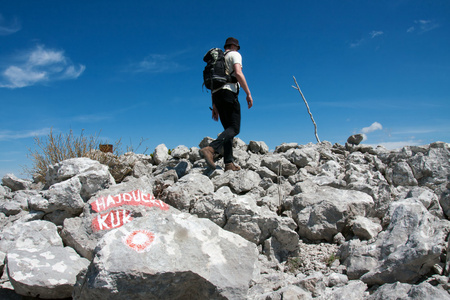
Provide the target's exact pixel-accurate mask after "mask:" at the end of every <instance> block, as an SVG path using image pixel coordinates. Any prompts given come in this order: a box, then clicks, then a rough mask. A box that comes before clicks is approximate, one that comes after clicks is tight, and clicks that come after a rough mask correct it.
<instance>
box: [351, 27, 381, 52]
mask: <svg viewBox="0 0 450 300" xmlns="http://www.w3.org/2000/svg"><path fill="white" fill-rule="evenodd" d="M383 34H384V32H383V31H380V30H372V31H371V32H369V36H370V39H373V38H375V37H377V36H380V35H383ZM366 41H367V37H362V38H360V39H359V40H355V41H353V42H351V43H350V48H356V47H359V46H362V45H363V44H365V43H366Z"/></svg>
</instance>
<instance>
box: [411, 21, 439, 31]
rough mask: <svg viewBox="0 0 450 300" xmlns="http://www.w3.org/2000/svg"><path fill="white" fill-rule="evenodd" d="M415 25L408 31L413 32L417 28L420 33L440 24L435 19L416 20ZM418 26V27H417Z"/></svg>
mask: <svg viewBox="0 0 450 300" xmlns="http://www.w3.org/2000/svg"><path fill="white" fill-rule="evenodd" d="M414 24H415V25H413V26H411V27H409V28H408V29H407V30H406V32H408V33H413V32H415V31H416V30H417V32H418V33H419V34H421V33H425V32H428V31H431V30H433V29H436V28H438V27H439V26H440V25H439V24H438V23H436V22H435V21H433V20H416V21H414ZM416 27H417V28H416Z"/></svg>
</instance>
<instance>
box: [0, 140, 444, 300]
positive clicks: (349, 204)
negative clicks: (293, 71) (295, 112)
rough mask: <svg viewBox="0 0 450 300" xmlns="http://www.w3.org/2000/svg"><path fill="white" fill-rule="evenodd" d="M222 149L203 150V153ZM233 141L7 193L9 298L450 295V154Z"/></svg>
mask: <svg viewBox="0 0 450 300" xmlns="http://www.w3.org/2000/svg"><path fill="white" fill-rule="evenodd" d="M210 140H211V139H210V138H205V139H204V140H203V141H202V142H201V143H200V145H199V147H203V146H205V145H207V144H208V143H209V141H210ZM359 142H360V141H359V140H358V139H357V137H354V138H351V139H349V142H348V143H347V144H346V145H345V146H343V145H339V144H335V145H332V144H331V143H329V142H321V143H318V144H308V145H298V144H295V143H289V144H288V143H286V144H282V145H280V146H278V147H276V149H275V150H274V151H273V152H269V149H268V147H267V145H266V144H265V143H264V142H255V141H251V142H250V143H249V144H246V143H244V142H243V141H242V140H240V139H235V141H234V156H235V158H236V163H237V164H239V165H240V166H241V167H242V170H240V171H236V172H233V171H227V172H225V171H224V166H223V165H221V162H220V161H218V162H217V165H218V168H217V169H215V170H211V169H209V168H208V167H207V165H206V162H205V160H204V159H202V157H201V156H200V152H199V148H197V147H193V148H190V149H189V148H187V147H185V146H178V147H176V148H175V149H172V150H171V151H169V149H167V148H166V146H165V145H159V146H158V147H156V149H155V151H154V153H153V154H152V155H142V154H134V153H126V154H124V155H122V156H120V157H116V156H114V155H113V154H111V153H104V154H103V153H97V155H98V156H103V158H102V160H101V161H102V163H100V162H98V161H94V160H91V159H88V158H75V159H69V160H66V161H63V162H61V163H58V164H55V165H53V166H51V167H50V168H49V171H48V173H47V176H46V182H45V185H44V184H43V183H38V182H31V181H28V180H22V179H18V178H17V177H15V176H14V175H12V174H8V175H6V176H5V177H4V178H3V179H2V185H0V228H1V229H0V262H1V264H0V274H2V277H1V280H0V298H2V299H3V298H4V299H21V298H20V296H19V295H22V296H27V297H36V298H45V299H64V298H73V299H125V298H126V297H129V298H133V299H261V300H262V299H274V300H275V299H371V300H375V299H450V295H449V291H450V282H449V277H448V275H449V271H450V255H449V251H450V246H449V244H448V243H449V241H448V234H449V232H450V221H449V216H450V190H449V189H450V183H449V182H450V180H449V179H450V147H449V145H448V144H446V143H442V142H436V143H432V144H430V145H426V146H410V147H404V148H402V149H400V150H395V151H388V150H387V149H385V148H383V147H377V148H373V147H370V146H367V145H359Z"/></svg>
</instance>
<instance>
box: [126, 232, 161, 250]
mask: <svg viewBox="0 0 450 300" xmlns="http://www.w3.org/2000/svg"><path fill="white" fill-rule="evenodd" d="M154 239H155V236H154V235H153V233H151V232H150V231H147V230H143V229H141V230H135V231H133V232H132V233H130V234H128V235H127V236H126V237H125V240H124V242H125V245H127V246H128V247H130V248H131V249H133V250H135V251H136V252H139V253H141V252H145V251H146V250H147V249H148V247H149V246H150V244H151V243H152V242H153V240H154Z"/></svg>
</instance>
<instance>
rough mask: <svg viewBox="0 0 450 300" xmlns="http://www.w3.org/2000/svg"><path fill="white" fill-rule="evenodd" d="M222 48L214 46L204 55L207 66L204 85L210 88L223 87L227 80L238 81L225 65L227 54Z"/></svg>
mask: <svg viewBox="0 0 450 300" xmlns="http://www.w3.org/2000/svg"><path fill="white" fill-rule="evenodd" d="M226 55H227V54H226V53H223V51H222V49H220V48H212V49H211V50H209V51H208V52H207V53H206V54H205V56H204V57H203V61H204V62H206V67H205V69H204V70H203V85H204V86H206V88H207V89H209V90H216V89H219V88H221V87H222V86H224V85H225V83H227V82H232V83H236V82H237V80H236V77H233V76H231V74H233V72H234V71H233V72H231V74H228V72H227V70H226V66H225V56H226Z"/></svg>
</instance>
